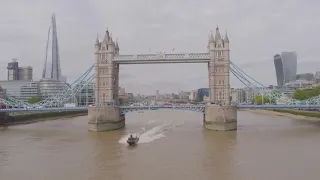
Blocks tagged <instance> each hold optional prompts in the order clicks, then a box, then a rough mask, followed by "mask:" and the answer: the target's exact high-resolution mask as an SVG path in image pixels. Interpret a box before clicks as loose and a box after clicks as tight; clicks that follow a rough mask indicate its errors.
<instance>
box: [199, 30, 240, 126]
mask: <svg viewBox="0 0 320 180" xmlns="http://www.w3.org/2000/svg"><path fill="white" fill-rule="evenodd" d="M208 51H209V54H210V62H209V63H208V76H209V88H210V94H209V96H210V104H208V105H206V107H205V117H204V126H205V127H206V128H207V129H212V130H222V131H226V130H235V129H237V108H236V106H232V105H231V98H230V91H231V89H230V74H229V72H230V71H229V68H230V49H229V38H228V35H227V33H226V35H225V37H224V38H223V37H222V36H221V34H220V30H219V27H217V28H216V33H215V37H213V33H212V32H211V34H210V36H209V43H208Z"/></svg>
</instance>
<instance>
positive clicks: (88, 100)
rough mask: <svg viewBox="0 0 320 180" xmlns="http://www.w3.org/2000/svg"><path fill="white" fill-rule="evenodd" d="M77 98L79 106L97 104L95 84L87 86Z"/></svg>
mask: <svg viewBox="0 0 320 180" xmlns="http://www.w3.org/2000/svg"><path fill="white" fill-rule="evenodd" d="M76 96H77V103H78V104H79V105H86V106H88V105H90V104H94V102H95V91H94V83H93V82H91V83H89V84H88V85H87V86H85V87H84V88H83V89H82V90H81V92H80V93H79V94H77V95H76Z"/></svg>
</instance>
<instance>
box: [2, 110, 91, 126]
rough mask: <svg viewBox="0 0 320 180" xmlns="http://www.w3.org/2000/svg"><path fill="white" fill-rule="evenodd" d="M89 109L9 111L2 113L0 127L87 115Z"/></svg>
mask: <svg viewBox="0 0 320 180" xmlns="http://www.w3.org/2000/svg"><path fill="white" fill-rule="evenodd" d="M86 115H88V112H87V111H70V112H44V113H34V114H21V115H15V116H12V115H8V114H7V113H0V127H1V126H13V125H20V124H30V123H37V122H41V121H48V120H57V119H61V118H70V117H76V116H86Z"/></svg>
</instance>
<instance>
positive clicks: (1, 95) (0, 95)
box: [0, 86, 6, 104]
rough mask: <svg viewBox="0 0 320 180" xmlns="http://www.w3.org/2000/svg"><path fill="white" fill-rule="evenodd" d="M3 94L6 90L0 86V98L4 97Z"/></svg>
mask: <svg viewBox="0 0 320 180" xmlns="http://www.w3.org/2000/svg"><path fill="white" fill-rule="evenodd" d="M5 95H6V90H5V89H2V87H1V86H0V98H1V99H5ZM0 104H1V103H0Z"/></svg>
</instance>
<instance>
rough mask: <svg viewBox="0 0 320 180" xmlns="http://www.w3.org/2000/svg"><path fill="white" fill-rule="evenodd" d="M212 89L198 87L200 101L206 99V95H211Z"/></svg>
mask: <svg viewBox="0 0 320 180" xmlns="http://www.w3.org/2000/svg"><path fill="white" fill-rule="evenodd" d="M209 93H210V89H209V88H201V89H198V101H200V102H202V101H204V96H207V97H209Z"/></svg>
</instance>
